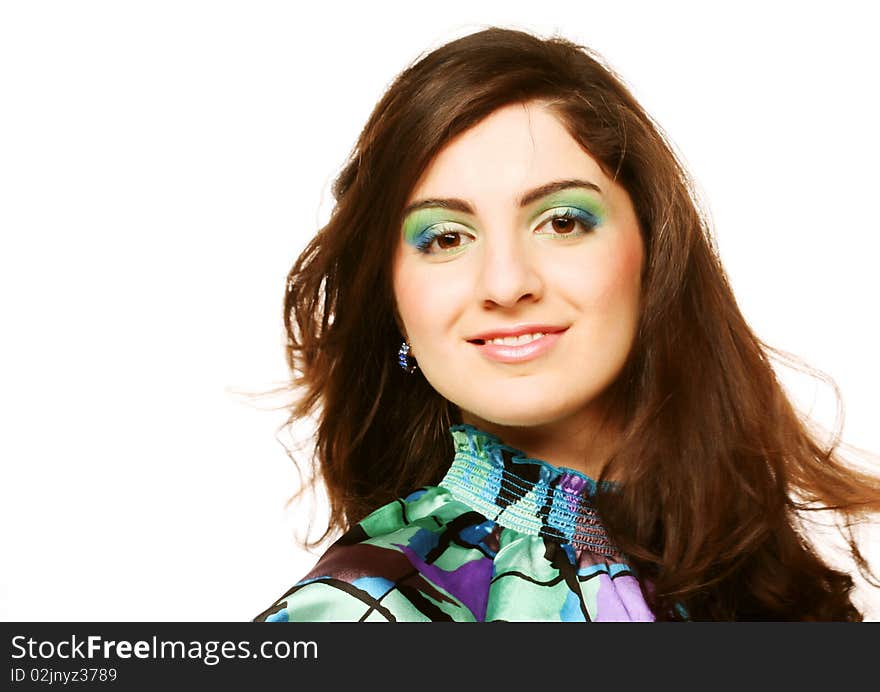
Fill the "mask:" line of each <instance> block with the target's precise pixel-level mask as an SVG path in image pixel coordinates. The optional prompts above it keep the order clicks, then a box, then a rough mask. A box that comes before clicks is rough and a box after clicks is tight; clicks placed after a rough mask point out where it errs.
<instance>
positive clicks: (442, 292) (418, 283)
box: [394, 263, 462, 347]
mask: <svg viewBox="0 0 880 692" xmlns="http://www.w3.org/2000/svg"><path fill="white" fill-rule="evenodd" d="M430 269H431V268H430V267H427V268H426V267H412V266H409V267H408V266H406V264H405V263H404V264H403V265H402V266H401V267H400V268H399V270H398V271H397V272H396V275H395V279H394V294H395V299H396V300H397V309H398V311H399V312H400V318H401V319H402V320H403V324H404V326H405V327H406V330H407V335H408V336H409V341H410V343H411V344H412V345H413V347H416V345H417V344H420V343H422V344H423V343H425V342H426V341H428V342H433V341H436V336H438V335H439V334H442V333H443V332H444V330H445V329H446V328H447V325H449V324H450V323H451V322H452V319H453V317H454V315H455V314H456V311H457V310H459V309H460V306H461V300H462V299H461V297H460V296H459V295H458V293H460V290H457V289H458V287H460V285H461V282H456V281H449V280H448V279H444V278H443V277H438V276H436V275H435V274H433V273H432V272H431V271H429V270H430Z"/></svg>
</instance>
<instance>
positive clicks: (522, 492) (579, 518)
mask: <svg viewBox="0 0 880 692" xmlns="http://www.w3.org/2000/svg"><path fill="white" fill-rule="evenodd" d="M449 432H450V434H451V435H452V439H453V443H454V445H455V456H454V458H453V460H452V464H451V465H450V467H449V470H448V471H447V472H446V475H445V476H444V477H443V480H442V481H441V482H440V484H439V485H440V486H442V487H445V488H447V489H448V490H449V491H450V492H451V493H452V495H453V496H454V497H456V498H457V499H459V500H461V501H462V502H464V503H465V504H467V505H469V506H471V507H473V508H474V509H475V510H477V511H478V512H480V513H481V514H483V515H485V516H486V517H487V518H488V519H492V520H493V521H495V522H496V523H498V524H500V525H501V526H505V527H507V528H511V529H514V530H517V531H520V532H522V533H527V534H530V535H534V536H545V537H547V538H552V539H554V540H557V541H559V542H561V543H569V544H571V545H572V546H573V547H575V548H578V549H582V550H590V551H592V552H595V553H599V554H602V555H608V556H618V555H619V552H618V551H617V550H616V548H615V547H614V545H613V544H612V542H611V540H610V538H609V537H608V535H607V533H606V532H605V529H604V527H603V526H602V523H601V521H600V520H599V516H598V514H597V513H596V510H595V508H594V507H593V505H592V502H591V501H590V498H591V497H592V496H593V495H595V493H596V491H597V485H598V484H597V482H596V481H595V480H594V479H592V478H590V477H589V476H587V475H585V474H583V473H581V472H580V471H576V470H575V469H570V468H566V467H557V466H554V465H553V464H550V463H548V462H546V461H543V460H541V459H534V458H532V457H529V456H528V455H526V454H525V453H524V452H522V451H521V450H519V449H516V448H515V447H511V446H509V445H506V444H504V442H503V441H502V440H501V439H500V438H499V437H498V436H496V435H493V434H492V433H489V432H486V431H485V430H480V429H479V428H476V427H474V426H472V425H469V424H467V423H460V424H456V425H452V426H450V428H449ZM615 485H616V484H615V483H613V482H611V481H603V482H602V484H601V488H602V490H603V491H604V490H613V489H614V487H615Z"/></svg>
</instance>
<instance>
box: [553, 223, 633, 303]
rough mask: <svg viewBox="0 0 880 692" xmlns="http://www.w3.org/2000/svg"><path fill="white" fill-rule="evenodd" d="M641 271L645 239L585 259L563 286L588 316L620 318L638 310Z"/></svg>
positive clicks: (563, 276) (626, 243) (570, 270)
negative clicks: (623, 314)
mask: <svg viewBox="0 0 880 692" xmlns="http://www.w3.org/2000/svg"><path fill="white" fill-rule="evenodd" d="M641 270H642V246H641V239H640V238H636V239H634V240H633V239H628V240H627V241H626V242H620V243H618V244H615V245H613V246H609V247H608V249H607V250H606V251H605V252H600V253H591V254H590V255H589V256H587V257H585V258H582V261H581V262H579V263H578V264H577V266H573V267H570V269H569V271H567V272H565V274H564V275H561V276H560V277H559V278H560V280H561V282H562V283H560V284H559V285H560V286H561V287H563V290H564V291H565V293H566V294H567V295H568V296H570V297H571V300H572V302H575V303H577V305H579V306H580V307H581V308H583V309H584V310H585V311H587V314H588V315H594V316H596V317H599V316H610V317H615V318H620V317H621V313H622V312H623V313H633V312H635V311H637V310H638V302H639V293H640V291H641Z"/></svg>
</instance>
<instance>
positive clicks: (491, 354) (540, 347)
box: [470, 327, 567, 363]
mask: <svg viewBox="0 0 880 692" xmlns="http://www.w3.org/2000/svg"><path fill="white" fill-rule="evenodd" d="M566 329H567V327H566ZM534 331H535V332H539V331H541V330H540V329H535V330H534ZM564 332H565V329H563V330H562V331H556V332H550V333H545V334H544V336H542V337H541V338H540V339H535V340H534V341H530V342H529V343H527V344H520V345H518V346H505V345H504V344H487V343H482V344H478V343H474V342H473V341H471V342H470V343H471V344H473V346H474V347H475V348H477V349H479V351H480V353H481V354H483V355H484V356H485V357H486V358H489V359H490V360H494V361H497V362H500V363H523V362H525V361H529V360H533V359H535V358H538V357H539V356H542V355H544V354H545V353H547V352H548V351H549V350H550V349H551V348H553V346H554V345H555V344H556V342H557V341H559V339H560V338H561V337H562V335H563V333H564ZM522 333H524V334H531V333H534V332H530V331H525V332H522ZM512 336H515V335H512ZM489 338H492V337H489Z"/></svg>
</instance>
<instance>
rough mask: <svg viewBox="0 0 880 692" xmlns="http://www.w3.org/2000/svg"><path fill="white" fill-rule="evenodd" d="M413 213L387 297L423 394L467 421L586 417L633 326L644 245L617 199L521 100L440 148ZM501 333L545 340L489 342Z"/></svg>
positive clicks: (544, 116) (628, 205)
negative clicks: (434, 395)
mask: <svg viewBox="0 0 880 692" xmlns="http://www.w3.org/2000/svg"><path fill="white" fill-rule="evenodd" d="M571 181H582V183H580V184H575V183H571ZM564 182H568V183H570V184H562V183H564ZM557 183H559V184H558V185H557ZM557 188H558V189H557ZM443 200H445V202H443ZM425 201H427V203H426V204H424V205H422V204H421V202H425ZM413 204H419V208H417V209H414V210H412V211H409V212H408V213H405V216H404V219H403V223H402V227H401V229H400V241H399V243H398V246H397V251H396V254H395V257H394V268H393V274H394V296H395V299H396V301H397V308H398V312H399V315H400V318H401V320H402V322H403V327H404V333H405V336H406V337H407V340H408V341H409V343H410V345H411V349H412V350H411V355H412V356H414V357H415V358H416V359H417V361H418V365H419V368H420V369H421V371H422V373H423V374H424V376H425V378H426V379H427V380H428V382H429V383H430V384H431V386H432V387H433V388H434V389H436V390H437V391H438V392H439V393H440V394H441V395H443V396H444V397H445V398H446V399H448V400H449V401H451V402H452V403H454V404H456V405H457V406H458V407H459V408H460V409H461V412H462V416H463V419H464V420H465V422H471V421H476V420H478V419H479V420H484V421H490V422H492V423H494V424H496V425H502V426H504V425H507V426H536V425H545V424H549V423H554V422H557V421H561V420H563V419H572V418H578V417H579V416H580V415H581V414H583V415H585V416H587V415H589V411H590V404H591V402H593V401H595V400H596V398H597V397H598V396H599V395H600V394H601V393H602V392H603V390H605V389H606V388H607V387H608V385H609V384H611V382H612V381H613V380H614V379H615V377H616V376H617V375H618V373H619V372H620V370H621V368H622V366H623V364H624V361H625V360H626V357H627V355H628V353H629V350H630V347H631V345H632V342H633V338H634V335H635V330H636V325H637V318H638V314H639V295H640V288H641V285H640V284H641V282H640V276H641V270H642V261H643V246H642V239H641V235H640V233H639V227H638V222H637V220H636V215H635V211H634V209H633V206H632V202H631V201H630V198H629V195H628V194H627V193H626V191H625V190H624V189H623V188H621V187H619V186H618V185H616V184H612V183H611V181H610V180H609V179H608V178H607V177H606V176H605V175H604V174H603V173H602V171H601V169H600V168H599V166H598V165H597V163H596V162H595V160H594V159H593V158H592V157H591V156H589V155H588V154H587V153H586V152H585V151H584V150H583V149H582V148H581V147H580V146H579V145H578V143H577V142H576V141H575V140H574V139H573V138H572V137H571V136H570V135H569V134H568V132H567V131H566V130H565V128H564V127H563V126H562V124H561V123H560V122H559V121H558V120H557V119H556V118H555V117H554V116H553V115H551V114H550V112H549V111H547V110H546V109H545V108H544V107H542V106H541V105H540V104H537V103H535V102H532V103H529V104H526V105H523V104H515V105H510V106H506V107H504V108H501V109H499V110H497V111H495V112H494V113H493V114H491V115H490V116H488V117H487V118H485V119H484V120H483V121H481V122H480V123H478V124H477V125H476V126H474V127H473V128H471V129H470V130H468V131H466V132H464V133H462V134H461V135H459V136H458V137H457V138H455V139H453V140H452V141H450V142H449V143H448V144H447V145H446V146H445V147H444V148H443V149H442V150H441V151H440V152H439V153H438V155H437V156H436V158H435V159H434V160H433V162H432V163H431V165H430V166H429V167H428V169H427V170H426V171H425V173H424V174H423V175H422V177H421V178H420V179H419V180H418V181H417V183H416V185H415V187H414V189H413V191H412V193H411V195H410V198H409V199H408V201H407V208H408V209H409V208H410V207H411V206H412V205H413ZM499 331H501V332H505V331H513V332H514V333H520V332H523V333H525V334H533V333H536V332H538V333H545V334H546V335H545V336H543V337H541V338H539V339H538V340H536V341H533V342H531V343H523V344H520V345H506V344H497V343H494V344H493V343H491V342H488V339H489V336H490V335H491V334H492V333H493V332H499ZM550 332H552V333H550ZM481 337H482V340H480V339H481ZM525 338H526V339H527V338H529V337H525Z"/></svg>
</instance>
